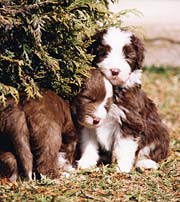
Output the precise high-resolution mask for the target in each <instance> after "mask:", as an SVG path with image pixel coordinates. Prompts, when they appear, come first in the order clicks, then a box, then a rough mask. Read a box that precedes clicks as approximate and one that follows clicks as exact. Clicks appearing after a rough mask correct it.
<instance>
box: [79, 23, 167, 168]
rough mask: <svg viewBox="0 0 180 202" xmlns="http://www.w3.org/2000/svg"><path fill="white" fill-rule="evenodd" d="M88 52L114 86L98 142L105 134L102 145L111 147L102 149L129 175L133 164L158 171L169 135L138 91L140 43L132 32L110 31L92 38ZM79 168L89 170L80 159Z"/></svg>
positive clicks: (147, 101) (147, 100) (142, 50)
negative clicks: (112, 101) (110, 150)
mask: <svg viewBox="0 0 180 202" xmlns="http://www.w3.org/2000/svg"><path fill="white" fill-rule="evenodd" d="M88 52H89V53H91V54H93V55H94V60H93V66H96V67H97V69H99V70H100V71H101V72H102V73H103V74H104V76H105V77H106V78H107V79H108V80H109V81H110V82H111V84H112V85H113V86H114V104H113V105H112V106H111V108H110V110H109V112H108V115H107V117H106V120H105V121H104V123H106V124H103V125H101V131H102V132H101V138H102V139H104V136H103V135H104V134H106V133H108V135H107V134H106V135H105V136H106V137H108V138H106V140H105V141H104V142H105V143H104V145H106V144H110V145H111V146H110V145H109V146H108V147H107V146H106V147H104V148H105V149H106V150H108V149H109V148H110V147H112V151H113V157H114V158H115V159H116V160H117V163H118V170H119V171H122V172H130V171H131V169H132V166H133V165H134V164H135V166H136V167H141V168H148V169H149V168H157V167H158V164H157V162H158V161H160V160H161V159H164V158H166V157H167V154H168V148H169V133H168V130H167V128H166V126H165V125H164V124H163V123H162V121H161V119H160V117H159V114H158V112H157V108H156V106H155V104H154V103H153V101H152V100H150V99H149V98H148V97H147V95H146V94H145V92H144V91H143V90H142V89H141V74H142V72H141V71H142V70H141V68H142V62H143V58H144V47H143V44H142V42H141V41H140V39H139V38H137V37H136V36H135V35H133V34H132V33H131V32H126V31H122V30H121V29H119V28H113V27H111V28H109V29H108V30H104V31H102V32H99V33H97V34H96V35H95V36H94V42H93V43H92V45H91V46H90V47H89V48H88ZM85 108H86V107H85ZM107 120H108V121H107ZM112 126H113V127H112ZM89 136H90V134H89ZM99 137H100V135H99ZM89 139H90V138H89ZM99 139H100V138H99ZM91 145H92V144H91ZM90 150H91V149H89V151H88V152H89V155H90V156H92V152H91V151H90ZM94 158H95V157H94ZM96 159H97V155H96ZM90 162H91V160H90ZM94 162H95V161H94ZM91 164H92V163H91ZM79 167H82V168H83V167H90V166H89V165H88V164H86V166H84V163H83V164H82V163H81V159H80V162H79Z"/></svg>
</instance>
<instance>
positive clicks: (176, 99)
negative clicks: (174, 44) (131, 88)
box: [0, 68, 180, 202]
mask: <svg viewBox="0 0 180 202" xmlns="http://www.w3.org/2000/svg"><path fill="white" fill-rule="evenodd" d="M143 80H144V84H143V88H144V89H145V90H146V91H147V92H148V95H149V96H150V97H151V98H153V100H154V101H155V103H156V104H157V106H158V108H159V112H160V114H161V116H162V118H163V121H164V122H165V123H166V124H167V125H168V126H169V129H170V134H171V145H170V147H171V151H170V154H169V157H168V158H167V160H165V161H163V162H161V164H160V168H159V169H158V170H156V171H152V170H149V171H145V172H143V171H141V170H134V171H132V172H131V173H129V174H119V173H116V171H115V165H111V166H102V167H99V168H96V169H94V170H91V171H83V172H77V173H74V174H71V175H70V177H69V178H66V177H63V176H62V177H60V179H58V180H57V181H52V180H49V179H44V180H42V181H39V182H26V181H24V182H17V183H14V184H12V183H9V182H8V181H7V180H6V179H2V180H1V181H0V185H1V186H0V201H3V202H4V201H10V202H13V201H41V202H45V201H63V202H66V201H68V202H71V201H73V202H76V201H77V202H81V201H82V202H83V201H101V202H102V201H104V202H112V201H113V202H114V201H118V202H119V201H122V202H126V201H134V202H146V201H153V202H154V201H157V202H158V201H159V202H166V201H168V202H178V201H179V200H180V138H179V137H180V90H179V89H180V69H179V70H169V69H166V70H165V69H156V68H150V69H148V70H146V71H145V73H144V77H143Z"/></svg>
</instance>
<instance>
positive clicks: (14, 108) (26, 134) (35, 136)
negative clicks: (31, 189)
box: [0, 90, 77, 179]
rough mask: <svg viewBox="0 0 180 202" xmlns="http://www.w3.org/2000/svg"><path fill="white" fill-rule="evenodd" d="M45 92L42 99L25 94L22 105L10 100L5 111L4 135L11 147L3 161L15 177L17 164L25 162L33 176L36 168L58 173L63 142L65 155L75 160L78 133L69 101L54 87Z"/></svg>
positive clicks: (3, 153)
mask: <svg viewBox="0 0 180 202" xmlns="http://www.w3.org/2000/svg"><path fill="white" fill-rule="evenodd" d="M41 95H42V98H39V99H30V100H28V101H27V100H25V99H23V96H21V100H20V102H19V104H18V105H17V104H15V103H14V102H13V100H12V99H9V100H8V105H7V107H6V108H5V109H3V110H2V111H1V120H0V124H1V127H0V131H1V134H0V138H2V139H3V141H4V142H6V144H5V145H7V144H9V145H11V146H10V147H6V148H5V149H4V150H3V149H2V152H1V156H0V157H1V159H0V161H1V163H2V164H3V163H4V164H3V165H4V166H6V167H8V168H10V169H9V170H10V171H11V173H10V174H9V176H10V177H11V178H12V176H14V175H17V172H18V171H17V170H18V169H17V165H21V167H22V168H23V171H24V173H25V175H26V176H27V177H29V179H31V178H32V170H34V171H35V173H41V174H43V175H48V176H50V177H55V176H57V174H58V155H59V150H60V148H61V145H63V152H65V154H66V156H65V158H67V159H68V160H69V163H72V160H73V156H74V149H75V146H76V140H77V135H76V130H75V128H74V124H73V122H72V119H71V113H70V107H69V104H68V103H67V102H66V101H64V100H63V99H62V98H60V97H59V96H57V95H56V94H55V93H54V92H52V91H50V90H46V91H42V92H41ZM11 103H13V104H11ZM62 141H64V142H63V144H62ZM9 148H12V149H11V150H9ZM0 150H1V148H0ZM7 152H11V154H10V155H11V160H10V159H9V160H8V159H7V158H5V155H7V154H9V153H7ZM32 155H33V159H32ZM15 160H16V166H14V167H13V165H15V163H14V164H13V163H12V161H13V162H14V161H15ZM17 162H18V163H17Z"/></svg>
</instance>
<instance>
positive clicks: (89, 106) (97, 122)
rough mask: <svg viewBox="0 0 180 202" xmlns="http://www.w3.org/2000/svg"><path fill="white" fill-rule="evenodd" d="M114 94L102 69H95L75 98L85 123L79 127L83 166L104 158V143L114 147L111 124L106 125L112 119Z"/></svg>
mask: <svg viewBox="0 0 180 202" xmlns="http://www.w3.org/2000/svg"><path fill="white" fill-rule="evenodd" d="M112 96H113V89H112V85H111V84H110V82H109V81H108V80H107V79H106V78H105V77H104V76H103V75H102V74H101V72H100V71H98V70H95V69H94V70H91V76H90V78H88V79H87V80H86V81H85V82H84V86H83V88H82V91H81V92H80V94H79V95H78V96H77V98H76V101H75V114H76V118H77V121H78V122H79V124H80V125H81V126H82V127H80V129H79V131H80V153H81V158H80V160H79V161H78V167H79V168H89V167H93V166H95V165H96V164H97V162H98V161H99V160H100V158H99V149H100V147H101V148H102V149H103V150H107V151H111V145H112V137H110V136H111V134H110V133H109V130H108V128H105V127H104V126H106V124H107V123H108V120H107V114H108V111H109V109H110V107H111V104H112ZM111 122H112V121H111ZM113 124H114V123H113ZM101 126H103V127H101ZM110 127H113V125H112V126H110ZM106 129H107V130H106ZM99 146H100V147H99Z"/></svg>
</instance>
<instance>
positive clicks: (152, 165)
mask: <svg viewBox="0 0 180 202" xmlns="http://www.w3.org/2000/svg"><path fill="white" fill-rule="evenodd" d="M136 167H137V168H141V169H158V167H159V164H158V163H156V162H155V161H153V160H151V159H142V160H138V161H137V162H136Z"/></svg>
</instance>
